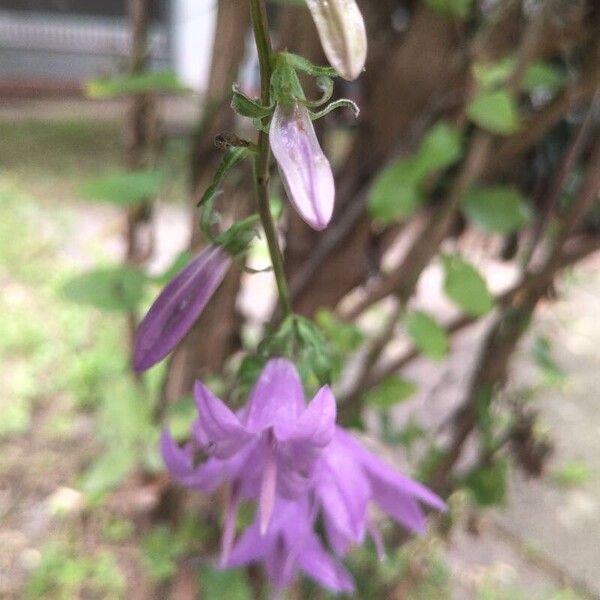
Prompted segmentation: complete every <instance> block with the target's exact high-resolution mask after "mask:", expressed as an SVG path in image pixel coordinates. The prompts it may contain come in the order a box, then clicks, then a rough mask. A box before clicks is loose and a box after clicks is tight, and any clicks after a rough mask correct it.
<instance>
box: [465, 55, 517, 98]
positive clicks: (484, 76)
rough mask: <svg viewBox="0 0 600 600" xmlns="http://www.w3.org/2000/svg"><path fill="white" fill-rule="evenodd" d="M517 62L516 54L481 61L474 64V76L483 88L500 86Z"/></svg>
mask: <svg viewBox="0 0 600 600" xmlns="http://www.w3.org/2000/svg"><path fill="white" fill-rule="evenodd" d="M516 63H517V61H516V60H515V57H514V56H505V57H504V58H501V59H500V60H496V61H492V62H489V61H485V62H483V61H479V62H476V63H475V64H474V65H473V76H474V77H475V79H476V80H477V83H478V84H479V85H480V86H481V87H482V88H485V89H487V90H489V89H493V88H498V87H500V86H502V85H504V83H505V82H506V80H507V79H508V78H509V77H510V75H511V73H512V72H513V71H514V69H515V65H516Z"/></svg>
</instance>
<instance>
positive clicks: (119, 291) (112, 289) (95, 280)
mask: <svg viewBox="0 0 600 600" xmlns="http://www.w3.org/2000/svg"><path fill="white" fill-rule="evenodd" d="M148 281H149V279H148V278H147V276H146V275H145V274H144V273H143V272H142V271H140V270H138V269H134V268H132V267H123V266H122V267H102V268H98V269H94V270H92V271H88V272H87V273H83V274H81V275H77V276H76V277H73V278H72V279H70V280H69V281H67V282H66V283H65V284H64V285H63V286H62V288H61V293H62V295H63V296H64V297H65V298H67V299H68V300H71V301H72V302H77V303H78V304H88V305H90V306H94V307H95V308H99V309H101V310H106V311H130V310H135V309H136V308H137V307H138V306H139V304H140V302H141V301H142V300H143V297H144V292H145V287H146V283H147V282H148Z"/></svg>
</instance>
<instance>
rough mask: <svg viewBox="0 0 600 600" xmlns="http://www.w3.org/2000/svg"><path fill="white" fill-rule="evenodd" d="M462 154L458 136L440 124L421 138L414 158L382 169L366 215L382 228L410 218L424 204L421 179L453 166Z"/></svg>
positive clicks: (459, 134) (453, 129)
mask: <svg viewBox="0 0 600 600" xmlns="http://www.w3.org/2000/svg"><path fill="white" fill-rule="evenodd" d="M461 154H462V134H461V132H460V131H459V130H458V129H456V128H455V127H452V126H451V125H449V124H448V123H445V122H444V121H441V122H439V123H436V124H435V125H434V126H433V127H431V128H430V129H429V130H428V131H427V132H426V133H425V135H424V136H423V140H422V142H421V145H420V147H419V150H418V151H417V153H416V154H415V155H414V156H409V157H404V158H401V159H399V160H397V161H396V162H395V163H393V164H391V165H389V166H388V167H386V168H385V169H383V170H382V171H381V172H380V173H379V175H378V177H377V179H376V180H375V183H374V184H373V186H372V187H371V190H370V193H369V211H370V213H371V215H372V217H373V218H374V219H377V220H379V221H381V222H383V223H384V224H388V223H391V222H393V221H395V220H399V219H405V218H407V217H409V216H411V215H412V214H413V213H414V212H415V211H416V210H417V209H418V208H419V207H420V206H421V204H422V203H423V201H424V200H425V195H424V194H423V192H422V190H421V185H422V183H423V181H424V180H425V178H426V177H427V176H428V175H429V174H431V173H433V172H435V171H439V170H441V169H445V168H447V167H449V166H450V165H452V164H453V163H455V162H456V161H457V160H458V159H459V158H460V156H461Z"/></svg>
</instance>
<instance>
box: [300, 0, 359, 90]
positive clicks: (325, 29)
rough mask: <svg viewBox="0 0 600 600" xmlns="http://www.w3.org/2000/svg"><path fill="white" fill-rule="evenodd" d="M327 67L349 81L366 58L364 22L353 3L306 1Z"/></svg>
mask: <svg viewBox="0 0 600 600" xmlns="http://www.w3.org/2000/svg"><path fill="white" fill-rule="evenodd" d="M306 4H307V5H308V8H309V10H310V12H311V14H312V17H313V20H314V21H315V25H316V26H317V30H318V32H319V38H320V39H321V44H322V46H323V50H325V54H326V55H327V59H328V60H329V63H330V64H331V66H332V67H333V68H334V69H335V70H336V71H337V72H338V73H339V74H340V75H341V76H342V77H343V78H344V79H347V80H349V81H352V80H354V79H356V78H357V77H358V76H359V75H360V72H361V71H362V70H363V67H364V66H365V60H366V58H367V33H366V30H365V22H364V19H363V17H362V15H361V14H360V10H359V8H358V5H357V4H356V0H306Z"/></svg>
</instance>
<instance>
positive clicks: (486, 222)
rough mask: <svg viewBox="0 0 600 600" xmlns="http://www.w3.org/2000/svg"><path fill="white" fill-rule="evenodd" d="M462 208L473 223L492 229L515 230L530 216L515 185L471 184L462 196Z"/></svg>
mask: <svg viewBox="0 0 600 600" xmlns="http://www.w3.org/2000/svg"><path fill="white" fill-rule="evenodd" d="M462 210H463V212H464V213H465V214H466V216H467V217H468V218H469V219H470V220H471V221H472V222H473V223H474V224H475V225H476V226H477V227H479V228H480V229H483V230H484V231H489V232H492V233H511V232H513V231H517V230H519V229H520V228H521V227H523V226H524V225H526V224H527V223H529V221H530V220H531V218H532V216H533V213H532V210H531V207H530V206H529V204H528V203H527V200H526V199H525V197H524V196H523V194H521V192H520V191H519V190H518V189H517V188H515V187H511V186H500V185H499V186H493V187H474V188H471V189H470V190H469V191H468V192H467V193H466V195H465V197H464V199H463V203H462Z"/></svg>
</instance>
